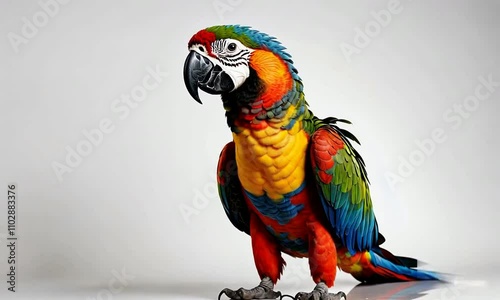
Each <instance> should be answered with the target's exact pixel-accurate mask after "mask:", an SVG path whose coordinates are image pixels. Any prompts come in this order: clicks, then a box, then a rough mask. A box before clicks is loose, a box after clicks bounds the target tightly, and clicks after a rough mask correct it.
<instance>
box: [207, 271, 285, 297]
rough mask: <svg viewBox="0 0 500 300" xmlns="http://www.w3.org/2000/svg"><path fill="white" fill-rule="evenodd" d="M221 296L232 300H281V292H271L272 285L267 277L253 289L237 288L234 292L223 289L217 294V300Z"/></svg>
mask: <svg viewBox="0 0 500 300" xmlns="http://www.w3.org/2000/svg"><path fill="white" fill-rule="evenodd" d="M222 295H226V296H227V297H229V298H230V299H232V300H252V299H278V298H281V292H275V291H274V290H273V283H272V282H271V280H270V279H269V278H267V277H265V278H264V279H262V281H261V283H260V284H259V285H258V286H256V287H254V288H253V289H250V290H247V289H244V288H239V289H238V290H236V291H234V290H231V289H227V288H226V289H223V290H222V291H221V292H220V293H219V297H218V298H217V299H218V300H221V297H222Z"/></svg>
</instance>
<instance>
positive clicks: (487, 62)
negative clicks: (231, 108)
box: [0, 0, 500, 299]
mask: <svg viewBox="0 0 500 300" xmlns="http://www.w3.org/2000/svg"><path fill="white" fill-rule="evenodd" d="M47 2H48V0H41V3H47ZM224 5H225V6H224ZM399 6H400V10H401V11H400V12H399V13H397V14H391V20H390V22H388V24H386V26H380V25H379V28H380V32H378V33H375V34H373V35H372V36H373V37H372V38H369V41H368V42H367V45H366V46H365V47H359V48H358V52H359V53H354V54H352V55H351V56H346V55H345V54H344V53H343V51H342V50H341V49H342V47H341V46H342V45H344V47H345V45H346V44H350V45H353V46H355V45H356V44H355V39H356V37H357V35H358V33H357V31H356V28H359V29H360V30H361V31H365V26H366V25H367V24H369V23H370V22H372V23H371V24H373V22H374V21H375V20H376V19H375V17H374V16H373V13H377V12H379V11H381V10H387V9H388V1H378V0H377V1H357V3H356V4H354V3H347V2H345V1H310V2H305V1H272V2H271V1H248V0H240V1H236V0H231V1H230V0H221V1H214V2H213V1H196V2H195V1H159V0H158V1H106V2H104V1H70V2H69V3H67V4H64V5H62V4H60V5H58V7H59V8H58V11H56V13H54V14H53V15H54V16H53V17H49V18H48V20H47V22H45V23H46V24H42V25H43V26H41V27H40V26H39V27H37V28H38V32H37V33H36V34H34V36H32V37H30V38H27V39H26V43H22V44H19V45H17V46H16V45H13V43H12V41H11V40H12V36H13V34H15V35H18V36H22V31H23V26H25V25H24V24H25V20H24V19H23V18H26V19H27V20H30V22H33V21H32V20H33V16H36V15H37V14H38V15H40V12H43V10H42V8H41V6H40V4H39V3H38V2H36V1H2V2H1V4H0V37H2V38H1V39H0V60H1V67H0V99H1V100H0V101H1V102H0V114H1V115H0V137H1V139H2V142H1V145H2V146H1V148H0V184H1V185H2V187H0V190H4V191H5V190H6V188H7V187H6V185H7V183H8V182H16V183H17V184H18V188H19V202H18V221H19V224H18V228H17V233H18V236H19V241H18V253H17V255H18V265H17V268H18V278H17V281H18V294H20V295H19V296H22V295H25V296H26V297H28V298H31V297H33V298H36V299H52V298H53V297H54V296H55V292H57V291H59V292H61V291H66V292H67V293H68V294H67V295H66V296H65V297H66V298H68V297H69V296H70V295H72V296H74V297H75V299H89V298H90V299H99V297H100V298H101V299H111V298H114V299H125V298H126V297H131V298H134V297H136V296H137V297H138V298H141V299H145V297H146V298H147V297H150V298H151V299H166V298H165V297H167V295H168V294H170V295H171V294H178V295H176V296H172V297H173V298H172V299H181V298H186V299H188V298H189V297H194V298H200V299H207V298H208V299H210V298H212V299H213V298H214V297H215V296H216V294H217V293H218V291H219V290H220V289H221V288H223V287H226V286H228V287H233V288H236V287H239V286H245V287H251V286H253V285H255V284H256V283H257V282H258V276H257V273H256V271H255V268H254V266H253V258H252V255H251V247H250V239H249V237H248V236H246V235H245V234H243V233H240V232H239V231H237V230H236V229H234V228H233V227H232V225H231V224H230V222H229V221H228V220H227V218H226V216H225V214H224V212H223V209H222V206H221V205H220V203H219V200H218V196H217V195H216V190H215V189H216V185H215V167H216V163H217V159H218V155H219V152H220V150H221V149H222V147H223V146H224V145H225V144H226V143H227V142H228V141H229V140H230V138H231V134H230V131H229V129H228V128H227V126H226V121H225V119H224V110H223V108H222V105H221V102H220V99H218V97H217V96H210V95H206V94H202V95H201V98H202V100H203V101H204V105H203V106H201V105H199V104H197V103H196V102H194V101H193V100H192V99H191V98H190V96H189V94H188V93H187V91H186V89H185V87H184V83H183V79H182V67H183V63H184V59H185V57H186V55H187V53H188V52H187V42H188V40H189V39H190V37H191V36H192V35H193V34H194V33H196V32H197V31H198V30H200V29H202V28H205V27H207V26H211V25H215V24H236V23H237V24H244V25H251V26H253V27H254V28H255V29H258V30H261V31H263V32H266V33H269V34H271V35H273V36H276V37H277V38H278V39H279V40H280V41H281V42H282V43H283V44H284V45H285V46H286V47H287V48H288V52H289V53H290V54H291V55H292V56H293V59H294V61H295V66H296V67H297V68H298V70H299V72H300V75H301V77H302V79H303V82H304V85H305V92H306V99H307V101H308V102H309V104H310V107H311V109H312V111H313V112H316V113H317V115H318V116H320V117H327V116H336V117H341V118H346V119H349V120H351V121H352V122H353V125H347V126H345V128H347V129H349V130H350V131H351V132H353V133H354V134H355V135H356V136H357V137H358V138H359V140H360V141H361V142H362V146H361V147H358V149H359V151H360V152H361V154H362V156H363V158H364V160H365V161H366V164H367V169H368V174H369V177H370V180H371V183H372V198H373V199H374V200H373V201H374V207H375V212H376V215H377V218H378V223H379V225H380V229H381V232H382V233H383V234H384V235H385V237H386V238H387V242H386V245H385V246H386V248H388V249H389V250H391V251H392V252H393V253H395V254H398V255H407V256H413V257H417V258H418V259H420V260H422V261H425V262H426V263H428V265H427V266H426V267H427V268H430V269H433V270H438V271H441V272H446V273H454V274H459V275H461V276H463V277H461V278H464V279H463V280H465V281H462V283H463V282H466V283H467V284H468V285H466V288H464V289H459V292H457V293H455V292H456V290H453V291H454V292H453V293H451V294H455V295H456V296H458V298H461V297H460V296H464V297H465V295H466V294H467V292H468V291H469V290H471V289H473V288H471V287H470V286H474V287H476V290H474V293H476V292H479V291H480V292H481V293H484V294H483V298H484V297H486V295H490V296H492V295H493V293H494V291H490V290H488V287H491V286H492V285H493V283H492V282H491V281H488V280H487V279H486V277H487V275H485V274H486V273H485V272H487V271H488V270H490V271H493V270H496V269H498V267H499V266H500V256H498V253H499V252H500V242H499V239H498V233H496V231H497V229H498V228H499V226H500V222H499V218H498V209H499V204H498V201H499V198H498V196H499V193H498V183H499V179H500V176H499V171H498V170H499V169H500V162H499V159H498V145H499V144H498V142H499V135H498V129H499V127H500V121H499V119H498V118H497V114H498V112H499V109H500V99H499V98H500V91H498V89H500V88H499V87H497V88H496V90H495V91H493V93H491V95H490V96H489V97H488V98H487V99H486V100H481V101H478V103H477V106H476V107H475V108H474V110H473V111H470V112H469V113H470V115H469V116H468V117H467V118H463V117H461V118H460V120H461V123H460V125H458V126H456V128H454V127H453V126H452V125H454V124H455V123H453V122H449V120H448V121H447V119H446V118H445V117H444V116H443V115H444V114H445V113H446V112H447V111H448V110H450V109H453V107H454V105H456V104H461V103H463V102H464V101H465V99H466V98H467V97H469V96H474V95H475V90H476V88H477V87H478V86H480V85H481V84H480V81H479V80H478V78H479V77H481V76H482V77H484V78H487V77H488V76H489V75H490V74H491V76H492V78H493V80H494V81H496V82H500V58H499V56H498V53H500V47H499V36H500V27H499V26H500V22H499V19H498V13H499V9H500V5H499V3H498V2H496V1H481V2H473V1H451V0H450V1H440V2H439V3H437V2H435V1H413V2H412V1H409V0H401V2H400V5H399ZM40 20H42V21H43V18H42V19H40ZM39 23H40V22H39ZM9 37H10V38H9ZM14 44H15V43H14ZM148 67H150V68H152V69H155V68H159V70H161V72H166V73H168V75H166V76H163V77H161V78H162V80H161V82H159V84H158V86H157V87H156V88H154V89H153V90H151V91H148V92H147V96H146V98H145V100H143V101H142V102H138V103H136V105H137V107H135V108H134V109H131V110H130V113H129V115H128V116H126V117H124V118H120V117H123V115H121V114H120V113H117V112H116V111H115V110H113V108H112V106H113V103H114V101H119V100H116V99H120V97H121V95H122V94H130V93H131V91H133V90H134V89H135V88H137V87H138V86H139V87H140V86H141V85H142V80H143V78H144V77H145V76H146V75H148V71H147V68H148ZM151 82H154V81H153V80H151ZM453 115H455V116H457V114H456V113H453ZM103 119H110V120H111V122H112V124H113V128H114V130H113V131H112V132H111V133H107V134H103V139H102V142H100V144H98V145H97V146H92V148H91V149H90V150H89V154H88V155H87V156H86V157H83V158H82V161H81V162H80V163H79V164H78V165H77V166H76V167H71V172H68V173H64V174H62V175H61V179H62V180H59V179H58V176H57V175H56V172H55V171H54V168H53V165H54V163H59V164H65V165H66V164H67V162H66V156H67V153H68V147H69V148H71V149H73V150H75V149H77V146H78V144H79V143H82V142H83V143H84V141H86V137H85V135H84V134H83V133H82V131H84V130H87V131H92V130H94V129H96V128H98V126H99V122H100V121H101V120H103ZM455 125H456V124H455ZM437 128H441V130H442V131H443V132H444V135H445V136H446V140H445V141H444V142H442V143H439V144H436V146H435V149H434V150H433V151H432V152H430V153H429V154H428V155H427V154H426V155H424V156H423V160H422V161H421V163H420V162H419V163H418V165H417V166H415V168H414V170H413V172H412V173H411V174H403V175H407V176H402V178H401V179H402V182H398V183H397V184H395V186H393V188H391V185H390V184H389V183H388V181H387V180H386V174H388V172H392V173H393V174H398V167H399V166H400V164H401V160H400V159H401V158H404V159H406V160H408V159H409V157H410V156H411V155H417V156H418V154H415V153H416V152H418V151H420V150H419V148H418V146H417V145H416V143H415V141H423V140H425V139H429V138H430V137H431V133H432V132H433V131H434V130H436V129H437ZM400 175H401V174H400ZM2 194H4V195H5V193H2ZM4 198H6V196H4ZM5 202H6V199H5V200H4V201H0V203H3V204H1V208H0V212H1V214H0V233H1V234H2V235H1V236H0V237H1V238H0V241H1V244H2V245H3V244H4V243H5V242H6V241H5V233H6V203H5ZM182 211H184V212H186V211H190V212H191V213H194V214H190V215H187V214H186V213H182ZM285 259H286V260H287V262H288V268H287V269H286V270H285V275H284V276H283V280H282V287H284V289H285V290H286V291H287V292H289V293H296V292H297V291H298V289H299V287H300V289H312V287H313V283H312V281H311V280H310V279H309V278H308V276H307V267H306V266H307V264H306V262H305V260H296V259H292V258H290V257H285ZM7 268H8V266H7V249H6V247H5V246H2V247H1V250H0V274H6V272H7ZM124 269H125V272H126V273H127V274H130V275H129V279H130V280H127V281H126V283H124V286H123V288H122V289H120V291H119V292H118V291H113V292H109V291H110V289H109V287H108V283H109V281H110V280H112V279H113V278H114V275H113V273H114V272H115V271H119V272H122V271H123V270H124ZM2 276H3V275H2ZM132 278H133V279H132ZM5 281H6V276H3V277H2V279H1V280H0V282H2V284H0V291H1V292H0V293H2V295H3V294H4V293H5V295H7V296H10V297H12V294H11V293H7V284H6V283H5ZM287 282H288V283H287ZM338 282H339V286H341V287H343V288H344V290H345V291H346V292H348V291H349V290H350V289H351V288H352V286H354V285H355V284H356V282H355V281H354V280H353V279H352V278H351V277H350V276H349V275H347V274H340V272H339V275H338ZM295 283H297V284H295ZM287 284H288V285H287ZM190 285H193V286H194V285H196V287H197V288H196V289H193V290H190V288H189V287H190ZM478 286H479V287H480V288H477V287H478ZM287 288H288V290H287ZM366 293H367V294H366V295H368V296H369V295H370V293H372V292H370V291H368V292H366ZM366 295H365V296H366ZM437 295H441V296H435V297H437V298H439V299H443V296H442V295H443V292H441V294H439V293H438V294H437ZM365 296H363V297H365ZM368 296H366V297H368ZM2 297H4V296H2ZM109 297H111V298H109ZM471 297H472V296H471ZM351 298H353V297H351ZM437 298H435V299H437ZM127 299H128V298H127ZM147 299H149V298H147ZM408 299H410V298H408ZM446 299H449V298H446ZM471 299H475V298H474V297H472V298H471Z"/></svg>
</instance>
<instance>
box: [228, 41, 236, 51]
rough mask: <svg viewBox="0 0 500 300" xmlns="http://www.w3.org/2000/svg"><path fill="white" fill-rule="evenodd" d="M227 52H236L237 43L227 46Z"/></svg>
mask: <svg viewBox="0 0 500 300" xmlns="http://www.w3.org/2000/svg"><path fill="white" fill-rule="evenodd" d="M227 50H228V51H234V50H236V44H235V43H230V44H229V45H227Z"/></svg>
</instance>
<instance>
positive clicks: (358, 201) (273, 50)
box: [184, 25, 439, 300]
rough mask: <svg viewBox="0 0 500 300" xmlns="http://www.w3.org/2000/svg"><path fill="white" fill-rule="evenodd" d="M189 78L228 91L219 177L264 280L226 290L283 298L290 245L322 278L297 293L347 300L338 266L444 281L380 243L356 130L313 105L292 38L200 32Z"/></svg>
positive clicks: (226, 204)
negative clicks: (338, 286) (228, 135)
mask: <svg viewBox="0 0 500 300" xmlns="http://www.w3.org/2000/svg"><path fill="white" fill-rule="evenodd" d="M188 49H189V55H188V56H187V58H186V60H185V63H184V82H185V85H186V88H187V90H188V92H189V93H190V95H191V96H192V97H193V98H194V99H195V100H196V101H198V102H199V103H202V102H201V100H200V97H199V94H198V88H200V89H201V90H203V91H204V92H206V93H209V94H220V95H221V98H222V103H223V106H224V109H225V116H226V119H227V125H228V126H229V128H230V129H231V132H232V138H233V141H231V142H229V143H228V144H227V145H226V146H225V147H224V148H223V150H222V152H221V154H220V157H219V162H218V167H217V182H218V187H219V195H220V199H221V202H222V206H223V208H224V210H225V213H226V214H227V217H228V218H229V220H230V221H231V223H232V224H233V225H234V226H235V227H236V228H237V229H239V230H241V231H242V232H245V233H247V234H249V235H250V237H251V244H252V250H253V257H254V262H255V266H256V268H257V271H258V274H259V276H260V279H261V281H260V283H259V285H258V286H257V287H255V288H252V289H243V288H240V289H238V290H231V289H227V288H226V289H223V290H222V292H221V294H220V295H219V298H220V296H221V295H222V294H225V295H226V296H228V297H230V298H232V299H275V298H278V297H280V296H281V293H280V292H276V291H274V286H275V284H276V282H277V281H278V280H279V278H280V275H281V274H282V272H283V268H284V266H285V261H284V260H283V258H282V253H286V254H288V255H290V256H292V257H306V258H308V260H309V266H310V272H311V276H312V279H313V281H314V282H315V283H316V286H315V288H314V290H313V291H312V292H299V293H298V294H297V295H296V296H295V299H322V300H324V299H345V298H346V296H345V294H344V293H343V292H338V293H336V294H334V293H329V291H328V288H329V287H332V286H333V284H334V280H335V276H336V271H337V266H338V267H339V268H340V269H341V270H343V271H345V272H348V273H350V274H352V276H354V278H356V279H357V280H359V281H361V282H366V283H380V282H391V281H410V280H438V279H439V276H438V274H437V273H435V272H430V271H423V270H417V269H416V266H417V261H416V260H415V259H413V258H407V257H399V256H394V255H392V254H391V253H390V252H389V251H387V250H385V249H383V248H381V247H380V245H381V244H382V243H383V242H384V240H385V239H384V237H383V236H382V235H381V234H380V233H379V229H378V225H377V221H376V218H375V214H374V211H373V206H372V199H371V197H370V190H369V182H368V176H367V172H366V169H365V163H364V162H363V159H362V158H361V156H360V154H359V153H358V152H357V151H356V149H354V147H353V146H352V142H356V143H358V144H359V142H358V140H357V139H356V137H355V136H354V135H353V134H351V133H350V132H348V131H347V130H345V129H342V128H341V127H339V124H340V123H349V121H347V120H344V119H337V118H333V117H330V118H326V119H320V118H318V117H316V116H315V115H314V114H313V113H312V111H311V110H310V109H309V106H308V103H307V102H306V100H305V97H304V91H303V84H302V81H301V78H300V77H299V75H298V72H297V69H296V68H295V67H294V65H293V61H292V59H291V56H290V55H289V54H288V53H287V52H286V51H285V48H284V46H283V45H282V44H281V43H280V42H278V41H277V40H276V38H274V37H271V36H269V35H267V34H265V33H262V32H259V31H257V30H255V29H252V28H250V27H247V26H240V25H221V26H213V27H208V28H206V29H203V30H200V31H199V32H197V33H196V34H194V35H193V36H192V38H191V39H190V40H189V43H188Z"/></svg>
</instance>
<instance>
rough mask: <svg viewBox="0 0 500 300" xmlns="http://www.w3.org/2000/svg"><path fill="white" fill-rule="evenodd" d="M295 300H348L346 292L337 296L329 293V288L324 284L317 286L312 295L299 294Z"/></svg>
mask: <svg viewBox="0 0 500 300" xmlns="http://www.w3.org/2000/svg"><path fill="white" fill-rule="evenodd" d="M294 299H295V300H347V296H346V294H345V293H344V292H338V293H336V294H331V293H328V287H327V286H326V284H324V283H323V282H320V283H318V284H317V285H316V287H315V288H314V290H313V291H312V292H310V293H305V292H299V293H297V295H296V296H295V298H294Z"/></svg>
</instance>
